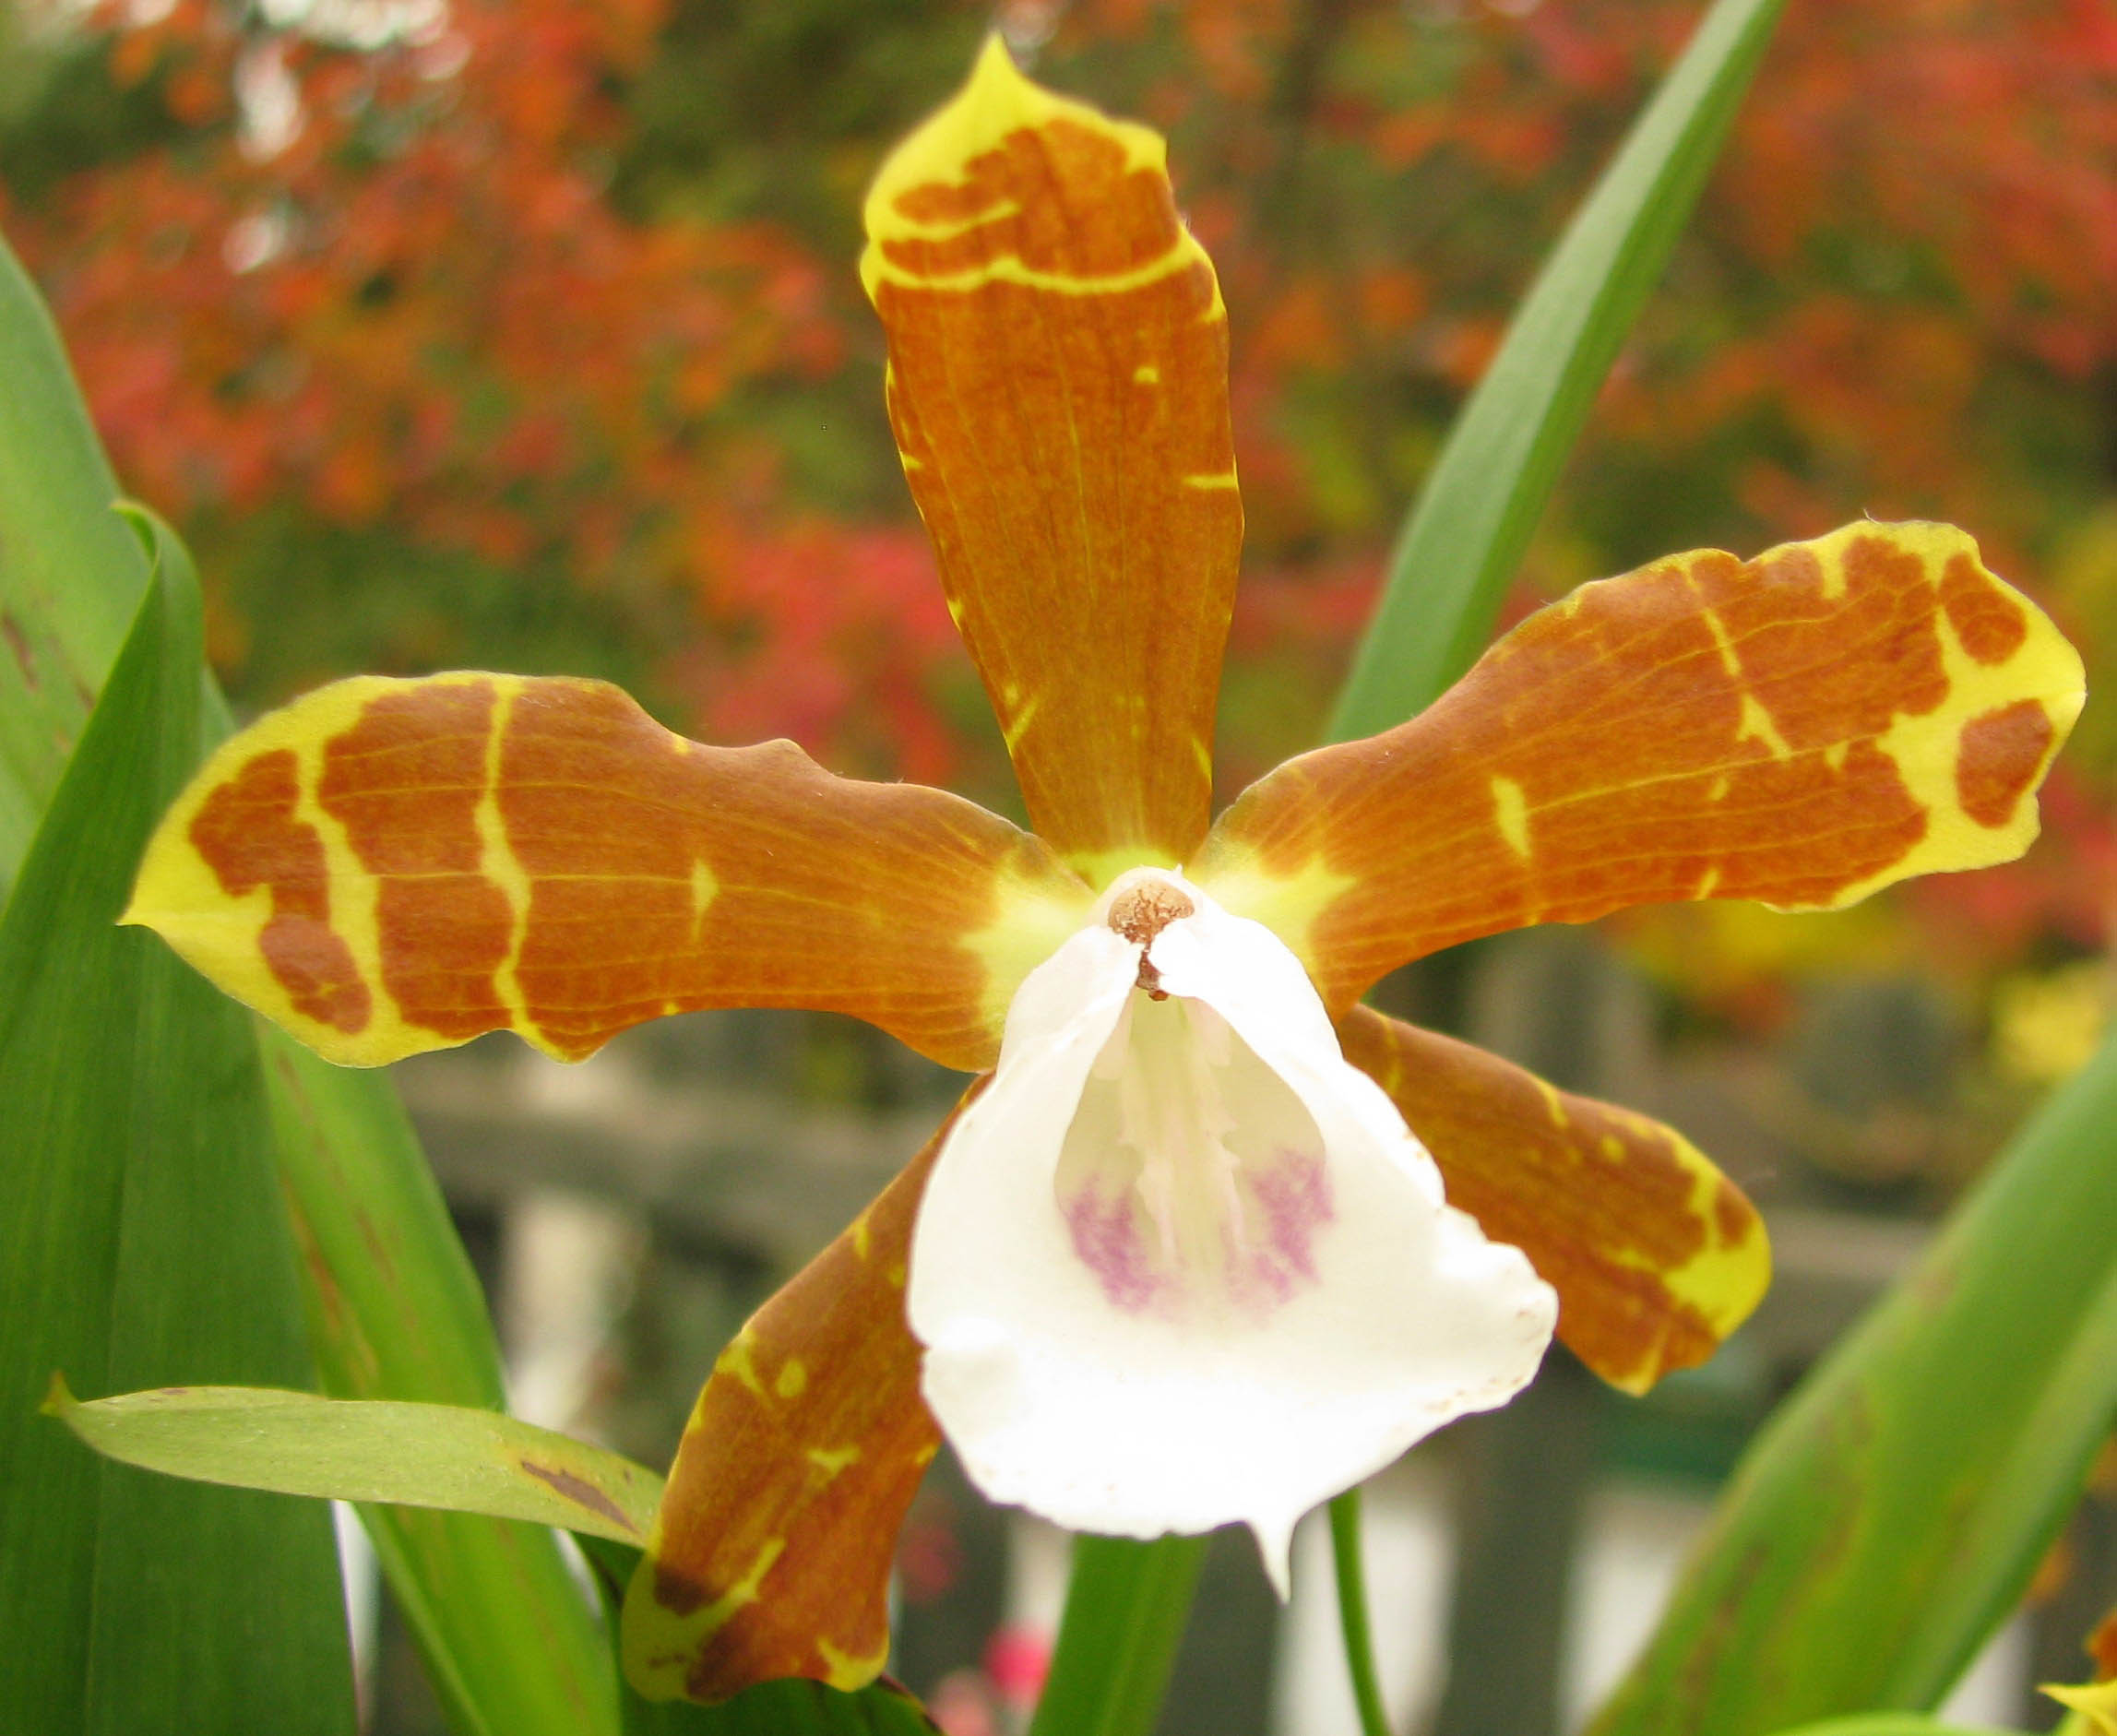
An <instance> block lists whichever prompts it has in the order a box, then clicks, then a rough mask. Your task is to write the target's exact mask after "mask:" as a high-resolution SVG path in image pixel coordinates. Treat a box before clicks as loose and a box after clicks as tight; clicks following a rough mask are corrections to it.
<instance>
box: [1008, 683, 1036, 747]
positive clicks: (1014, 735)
mask: <svg viewBox="0 0 2117 1736" xmlns="http://www.w3.org/2000/svg"><path fill="white" fill-rule="evenodd" d="M1007 704H1008V706H1009V707H1010V708H1012V707H1015V706H1016V704H1017V700H1016V697H1015V696H1013V695H1009V696H1008V697H1007ZM1042 704H1043V696H1042V695H1041V694H1031V695H1030V696H1029V702H1028V703H1027V704H1026V705H1022V706H1020V707H1019V708H1018V709H1016V710H1015V712H1014V715H1013V716H1012V717H1011V718H1009V719H1007V720H1006V722H1005V723H1004V724H1002V725H1001V726H1000V733H1001V734H1002V735H1004V736H1005V737H1006V740H1007V746H1008V747H1009V748H1013V747H1015V746H1016V745H1017V744H1018V743H1020V741H1021V739H1022V737H1023V736H1025V735H1027V734H1028V733H1029V723H1030V720H1031V719H1033V718H1035V716H1036V715H1037V711H1038V709H1039V708H1040V707H1041V706H1042Z"/></svg>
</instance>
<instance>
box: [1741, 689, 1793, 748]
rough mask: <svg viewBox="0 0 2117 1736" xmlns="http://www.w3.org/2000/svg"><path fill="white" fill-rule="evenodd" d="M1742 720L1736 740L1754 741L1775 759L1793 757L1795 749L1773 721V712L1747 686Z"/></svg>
mask: <svg viewBox="0 0 2117 1736" xmlns="http://www.w3.org/2000/svg"><path fill="white" fill-rule="evenodd" d="M1735 740H1736V741H1738V742H1754V743H1757V744H1758V745H1759V746H1761V747H1762V748H1764V750H1765V751H1766V753H1768V754H1769V755H1771V756H1772V757H1773V758H1774V759H1777V760H1789V759H1791V758H1792V757H1793V749H1792V748H1791V747H1790V746H1788V745H1787V740H1786V737H1785V736H1783V735H1781V734H1780V733H1779V732H1778V724H1776V723H1774V722H1773V721H1772V716H1771V713H1770V712H1768V711H1766V709H1765V708H1764V702H1763V701H1762V700H1760V699H1759V698H1758V697H1757V696H1756V695H1754V693H1752V692H1750V690H1749V689H1748V688H1746V687H1745V688H1743V689H1742V722H1741V724H1740V726H1739V727H1738V728H1737V729H1736V731H1735Z"/></svg>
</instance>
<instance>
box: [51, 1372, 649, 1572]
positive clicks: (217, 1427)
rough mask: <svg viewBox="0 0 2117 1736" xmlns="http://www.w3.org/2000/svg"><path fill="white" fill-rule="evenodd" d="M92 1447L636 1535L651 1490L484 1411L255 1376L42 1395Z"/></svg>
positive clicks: (286, 1488) (192, 1473)
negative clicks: (310, 1388) (287, 1387)
mask: <svg viewBox="0 0 2117 1736" xmlns="http://www.w3.org/2000/svg"><path fill="white" fill-rule="evenodd" d="M44 1409H45V1410H46V1412H47V1413H48V1414H50V1415H52V1416H55V1417H57V1418H58V1419H59V1420H60V1421H63V1422H64V1423H65V1425H66V1426H67V1427H68V1428H69V1429H71V1430H73V1432H74V1433H76V1434H77V1435H79V1436H80V1438H81V1439H82V1440H83V1441H85V1442H86V1443H87V1444H88V1445H89V1446H92V1447H93V1448H94V1449H95V1450H96V1451H97V1452H99V1453H101V1454H102V1455H103V1456H104V1457H107V1458H114V1459H122V1460H123V1461H124V1462H125V1464H127V1465H138V1466H142V1467H144V1468H146V1469H148V1470H158V1471H162V1472H165V1473H167V1474H168V1475H169V1476H172V1477H188V1478H194V1479H196V1480H201V1481H205V1482H212V1483H231V1484H233V1485H235V1486H236V1487H238V1488H243V1489H272V1490H277V1491H278V1492H279V1493H281V1494H289V1495H320V1496H322V1497H324V1498H325V1499H327V1500H332V1501H387V1502H397V1503H402V1504H406V1505H410V1506H414V1507H446V1508H448V1509H451V1510H453V1511H455V1512H458V1513H483V1514H489V1515H491V1516H493V1517H494V1518H500V1519H527V1520H529V1521H530V1522H531V1523H533V1524H537V1525H555V1526H560V1527H563V1528H566V1529H569V1530H575V1531H589V1532H593V1533H594V1534H595V1535H597V1536H598V1537H609V1538H615V1539H617V1540H620V1541H622V1542H639V1541H642V1540H644V1539H645V1538H646V1536H647V1531H648V1527H649V1526H650V1525H652V1524H653V1522H654V1510H655V1508H656V1507H657V1506H659V1505H660V1502H661V1479H660V1477H658V1476H656V1475H655V1474H654V1472H652V1471H650V1470H648V1468H647V1467H646V1466H644V1465H636V1464H634V1463H633V1462H632V1460H630V1459H629V1458H624V1457H620V1456H619V1455H617V1454H615V1453H612V1452H607V1451H605V1450H604V1449H603V1448H602V1447H600V1446H590V1445H589V1444H588V1443H587V1442H585V1441H577V1440H575V1439H573V1438H572V1437H571V1436H570V1435H565V1434H554V1433H553V1432H552V1431H551V1430H549V1429H540V1428H538V1427H536V1426H535V1425H534V1424H533V1423H528V1422H522V1421H517V1420H516V1419H515V1418H513V1417H509V1416H503V1415H501V1414H500V1413H499V1412H498V1411H494V1410H470V1409H464V1408H463V1407H462V1406H460V1405H410V1404H396V1403H392V1402H389V1401H388V1400H383V1399H368V1400H361V1399H350V1398H319V1397H315V1395H314V1394H313V1393H297V1392H281V1391H278V1390H276V1389H273V1388H270V1387H258V1386H164V1387H161V1388H159V1389H158V1390H156V1391H153V1392H139V1393H125V1394H121V1395H120V1396H118V1397H113V1398H97V1399H92V1400H90V1401H89V1403H87V1404H83V1403H82V1402H81V1401H80V1400H78V1399H77V1398H76V1397H74V1396H73V1394H72V1393H70V1392H69V1391H67V1390H66V1386H65V1382H64V1381H59V1382H56V1383H55V1384H54V1388H53V1391H52V1394H51V1396H50V1397H48V1398H47V1399H46V1400H45V1402H44Z"/></svg>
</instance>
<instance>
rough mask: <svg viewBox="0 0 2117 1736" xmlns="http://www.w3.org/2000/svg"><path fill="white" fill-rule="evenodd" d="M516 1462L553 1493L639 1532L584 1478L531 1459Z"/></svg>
mask: <svg viewBox="0 0 2117 1736" xmlns="http://www.w3.org/2000/svg"><path fill="white" fill-rule="evenodd" d="M516 1462H517V1464H518V1465H520V1466H521V1468H523V1469H524V1470H525V1471H527V1472H528V1473H529V1475H530V1476H532V1477H534V1478H535V1479H536V1480H538V1481H539V1482H541V1483H542V1484H543V1485H544V1486H545V1487H546V1488H548V1489H550V1490H551V1491H552V1492H553V1493H554V1494H557V1495H561V1496H564V1497H565V1499H566V1500H568V1501H570V1502H572V1503H573V1504H575V1505H576V1506H577V1507H586V1508H587V1509H588V1510H589V1512H590V1513H595V1514H600V1515H601V1516H602V1517H604V1518H606V1519H608V1520H610V1521H611V1523H612V1524H613V1525H620V1526H623V1527H624V1528H625V1529H626V1530H627V1531H629V1532H631V1533H632V1535H633V1536H635V1537H637V1536H638V1535H639V1528H638V1527H637V1526H636V1525H635V1524H634V1523H633V1522H632V1519H631V1517H630V1516H629V1515H627V1514H626V1512H625V1510H624V1508H623V1507H621V1506H619V1505H618V1504H617V1503H616V1502H614V1501H613V1500H612V1499H611V1498H610V1497H609V1496H608V1495H606V1494H604V1493H603V1492H602V1491H601V1490H600V1489H598V1488H597V1487H596V1486H595V1485H594V1484H593V1483H591V1482H589V1480H587V1479H586V1478H582V1477H577V1476H575V1475H574V1474H573V1472H571V1471H570V1470H561V1469H560V1468H558V1467H557V1466H555V1465H540V1464H538V1463H537V1462H536V1461H535V1460H534V1459H529V1458H525V1459H517V1461H516Z"/></svg>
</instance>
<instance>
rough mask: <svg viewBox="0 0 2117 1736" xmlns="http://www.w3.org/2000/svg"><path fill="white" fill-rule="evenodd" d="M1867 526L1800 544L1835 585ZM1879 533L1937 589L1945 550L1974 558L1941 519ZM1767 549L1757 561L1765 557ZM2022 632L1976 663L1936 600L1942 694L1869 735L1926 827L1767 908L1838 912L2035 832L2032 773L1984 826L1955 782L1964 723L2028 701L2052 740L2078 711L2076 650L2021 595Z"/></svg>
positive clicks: (1995, 856) (1985, 859)
mask: <svg viewBox="0 0 2117 1736" xmlns="http://www.w3.org/2000/svg"><path fill="white" fill-rule="evenodd" d="M1874 534H1876V531H1875V528H1874V527H1873V526H1872V525H1867V524H1854V525H1848V526H1846V527H1845V528H1844V529H1841V530H1838V531H1834V532H1832V534H1831V535H1829V536H1827V537H1824V538H1821V539H1819V540H1818V541H1815V542H1814V543H1811V544H1809V545H1807V546H1808V547H1810V548H1812V549H1813V550H1814V552H1815V553H1816V555H1817V557H1818V558H1819V560H1820V561H1821V564H1822V567H1823V571H1824V573H1825V575H1826V578H1827V577H1831V576H1835V577H1836V581H1837V585H1838V590H1839V591H1842V590H1843V589H1844V586H1845V582H1846V581H1845V577H1844V570H1845V558H1844V550H1845V547H1846V545H1847V544H1848V543H1849V542H1851V541H1854V540H1855V539H1857V538H1861V537H1867V536H1873V535H1874ZM1888 536H1889V541H1890V544H1891V546H1892V547H1894V548H1896V549H1898V550H1903V551H1907V552H1909V553H1915V554H1917V555H1918V556H1919V557H1920V559H1921V562H1922V563H1923V565H1924V566H1925V570H1926V577H1927V582H1928V583H1929V584H1931V585H1933V587H1935V589H1936V590H1937V589H1938V587H1939V585H1940V582H1941V578H1942V576H1943V575H1944V574H1945V572H1946V570H1947V565H1948V562H1949V560H1950V559H1951V558H1953V557H1955V556H1956V555H1968V556H1969V557H1970V558H1971V559H1973V560H1975V559H1976V552H1977V545H1976V543H1975V542H1973V541H1971V540H1970V538H1969V537H1968V535H1967V534H1966V533H1965V532H1963V531H1960V530H1957V529H1955V528H1954V527H1953V526H1950V525H1938V524H1908V525H1893V526H1891V527H1889V530H1888ZM1774 553H1778V551H1776V550H1775V551H1772V552H1770V553H1766V554H1764V555H1762V556H1760V557H1759V559H1760V560H1761V561H1766V562H1768V561H1769V560H1770V559H1771V558H1772V555H1773V554H1774ZM1994 582H1995V583H1997V582H1998V581H1997V580H1995V581H1994ZM1827 589H1828V588H1827V586H1826V590H1827ZM2022 616H2023V626H2024V632H2023V636H2022V640H2021V643H2020V644H2019V645H2018V646H2016V648H2015V650H2014V653H2013V654H2012V655H2011V656H2009V657H2007V658H2005V659H2004V660H2002V661H1999V662H1996V663H1980V662H1979V661H1978V660H1976V659H1975V658H1973V657H1972V656H1970V654H1969V653H1968V651H1967V650H1965V649H1964V648H1963V643H1962V640H1961V639H1960V637H1958V636H1957V635H1956V628H1955V624H1954V622H1953V621H1952V620H1950V618H1949V616H1948V613H1947V612H1946V610H1945V609H1944V608H1942V607H1941V606H1940V604H1939V603H1938V601H1936V602H1935V604H1934V608H1933V628H1934V632H1935V634H1936V636H1937V637H1938V640H1939V644H1940V650H1941V667H1942V672H1943V673H1944V674H1945V676H1946V678H1947V683H1948V692H1947V696H1946V697H1945V699H1944V700H1942V702H1941V703H1940V705H1939V706H1938V707H1935V708H1934V709H1933V710H1932V711H1930V712H1925V713H1922V714H1911V713H1899V714H1898V715H1897V718H1896V719H1894V721H1892V722H1891V724H1890V726H1889V728H1888V729H1887V730H1886V731H1884V732H1883V733H1882V734H1881V735H1880V736H1878V737H1876V738H1875V740H1874V746H1875V747H1876V748H1878V749H1879V750H1880V751H1881V752H1882V753H1883V754H1885V755H1887V756H1888V758H1889V759H1890V760H1891V761H1892V762H1894V764H1895V765H1896V767H1897V776H1898V777H1900V778H1901V779H1903V780H1904V787H1905V789H1906V790H1907V791H1909V793H1910V797H1911V799H1912V801H1914V802H1916V803H1918V804H1919V805H1920V806H1921V808H1922V809H1923V810H1924V811H1925V814H1926V831H1925V835H1924V836H1923V837H1922V838H1920V840H1919V841H1918V842H1917V843H1916V844H1914V845H1913V846H1912V847H1911V848H1910V850H1908V851H1907V852H1906V853H1905V854H1904V855H1903V856H1902V857H1901V858H1900V859H1899V860H1897V861H1896V862H1891V863H1890V864H1889V865H1888V866H1887V867H1886V868H1884V869H1882V870H1881V871H1879V872H1878V873H1876V874H1873V875H1871V876H1869V877H1868V878H1867V879H1865V880H1862V881H1857V882H1855V883H1853V884H1852V885H1850V886H1846V887H1845V888H1844V889H1843V890H1841V891H1840V892H1839V893H1838V896H1837V897H1836V898H1832V899H1831V900H1830V901H1829V902H1828V903H1827V904H1825V905H1821V906H1804V905H1789V906H1783V907H1774V908H1783V909H1790V910H1802V909H1825V910H1841V909H1843V908H1844V907H1845V906H1846V905H1849V904H1857V903H1858V902H1859V901H1860V900H1861V898H1865V897H1867V896H1868V894H1869V893H1871V892H1873V891H1876V890H1877V889H1879V888H1880V887H1882V886H1890V885H1893V884H1895V883H1896V882H1897V881H1898V880H1906V879H1909V878H1910V877H1911V876H1912V875H1913V874H1944V873H1951V872H1954V871H1956V870H1959V869H1965V868H1982V867H1986V866H1988V865H1990V864H1992V863H1993V862H2011V861H2013V860H2014V858H2015V857H2016V856H2018V855H2020V854H2021V852H2022V851H2023V850H2027V849H2028V846H2029V843H2030V841H2031V840H2032V839H2034V838H2035V837H2036V834H2037V804H2036V800H2035V793H2034V780H2031V783H2030V786H2029V788H2028V790H2026V791H2024V792H2023V794H2022V795H2021V797H2020V799H2019V800H2017V801H2016V803H2015V805H2014V809H2013V812H2012V813H2011V814H2008V816H2007V818H2006V819H2005V821H2004V823H2003V824H2001V825H1999V826H1985V825H1984V824H1982V823H1981V822H1980V821H1978V820H1976V819H1974V818H1972V817H1971V815H1970V814H1968V813H1967V812H1965V810H1964V808H1963V804H1962V798H1961V795H1960V793H1959V791H1957V788H1956V757H1957V755H1958V754H1959V752H1960V750H1961V746H1962V738H1963V731H1964V729H1965V727H1966V726H1967V725H1968V724H1969V723H1971V722H1972V721H1974V720H1975V719H1978V718H1980V717H1983V716H1985V715H1986V714H1987V713H1989V712H1993V711H1997V710H2001V709H2004V707H2009V706H2013V705H2018V704H2020V703H2021V702H2022V701H2023V700H2034V701H2035V702H2036V703H2038V704H2039V705H2040V706H2041V707H2042V708H2043V712H2044V715H2045V717H2047V718H2048V719H2050V721H2051V724H2052V741H2053V743H2054V744H2055V743H2059V742H2063V739H2064V737H2065V733H2066V731H2068V730H2069V729H2071V728H2072V726H2073V720H2074V719H2075V718H2077V717H2078V716H2079V715H2080V707H2081V704H2082V701H2083V700H2084V699H2085V697H2086V693H2087V677H2086V675H2085V673H2084V672H2083V671H2082V669H2081V664H2080V656H2079V653H2078V652H2076V651H2075V649H2074V648H2073V647H2072V646H2070V645H2068V644H2067V643H2066V641H2065V639H2064V637H2063V635H2061V634H2060V632H2059V631H2058V629H2057V628H2056V627H2055V626H2053V625H2052V623H2051V621H2050V619H2049V617H2047V616H2046V615H2045V614H2044V613H2043V612H2042V611H2041V610H2040V609H2037V608H2035V607H2033V606H2032V605H2030V604H2029V603H2028V601H2027V600H2026V599H2024V600H2022Z"/></svg>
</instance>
